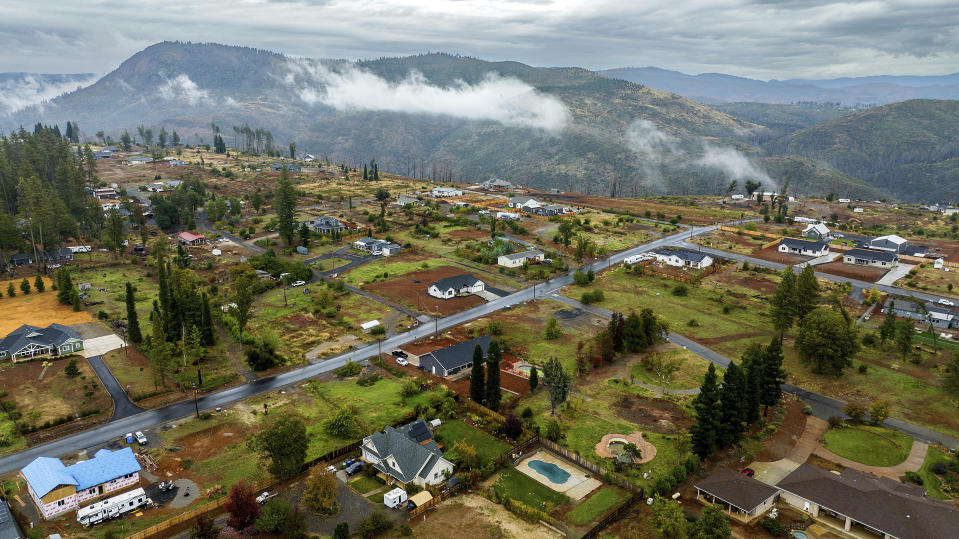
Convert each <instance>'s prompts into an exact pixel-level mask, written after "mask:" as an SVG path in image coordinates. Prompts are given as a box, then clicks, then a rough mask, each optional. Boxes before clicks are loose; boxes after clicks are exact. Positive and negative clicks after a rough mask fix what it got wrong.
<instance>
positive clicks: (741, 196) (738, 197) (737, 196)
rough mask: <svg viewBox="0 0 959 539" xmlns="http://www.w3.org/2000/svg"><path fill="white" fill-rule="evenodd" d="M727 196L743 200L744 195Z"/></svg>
mask: <svg viewBox="0 0 959 539" xmlns="http://www.w3.org/2000/svg"><path fill="white" fill-rule="evenodd" d="M729 198H731V199H732V200H743V199H744V198H746V197H745V196H744V195H732V196H731V197H729Z"/></svg>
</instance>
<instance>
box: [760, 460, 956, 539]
mask: <svg viewBox="0 0 959 539" xmlns="http://www.w3.org/2000/svg"><path fill="white" fill-rule="evenodd" d="M777 486H778V487H779V488H780V489H781V490H785V491H787V492H791V493H792V494H795V495H797V496H799V497H801V498H805V499H807V500H809V501H811V502H815V503H817V504H819V505H821V506H823V507H825V508H827V509H830V510H832V511H836V512H837V513H840V514H843V515H845V516H848V517H850V518H852V519H853V520H856V521H857V522H861V523H862V524H865V525H867V526H870V527H872V528H875V529H877V530H879V531H881V532H883V533H887V534H889V535H892V536H893V537H897V538H899V539H922V538H927V537H953V536H955V533H956V529H957V527H959V511H957V510H956V509H955V507H952V506H949V505H946V504H943V503H939V502H934V501H932V500H929V499H928V498H925V497H923V496H922V495H921V493H922V492H924V491H922V489H918V490H917V489H916V488H915V487H913V486H911V485H904V484H902V483H899V482H897V481H893V480H891V479H886V478H877V477H873V476H870V475H866V474H864V473H862V472H859V471H856V470H853V469H852V468H846V469H845V470H843V472H842V473H841V474H839V475H836V474H833V473H831V472H829V471H826V470H823V469H822V468H817V467H815V466H812V465H809V464H803V465H801V466H800V467H799V468H797V469H796V470H795V471H793V472H792V473H790V474H789V475H787V476H786V477H784V478H783V479H782V480H781V481H780V482H779V484H778V485H777Z"/></svg>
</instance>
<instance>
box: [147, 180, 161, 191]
mask: <svg viewBox="0 0 959 539" xmlns="http://www.w3.org/2000/svg"><path fill="white" fill-rule="evenodd" d="M147 191H150V192H151V193H162V192H163V182H153V183H151V184H149V185H147Z"/></svg>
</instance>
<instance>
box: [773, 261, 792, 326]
mask: <svg viewBox="0 0 959 539" xmlns="http://www.w3.org/2000/svg"><path fill="white" fill-rule="evenodd" d="M770 303H771V306H770V313H769V314H770V315H771V316H772V319H773V328H775V330H776V331H778V332H779V341H780V342H782V339H783V335H784V334H785V333H786V331H788V330H789V328H791V327H792V326H793V323H795V321H796V274H795V273H793V267H792V266H787V267H786V269H784V270H783V275H782V280H781V281H780V282H779V286H778V287H776V292H775V293H774V294H773V297H772V300H771V301H770Z"/></svg>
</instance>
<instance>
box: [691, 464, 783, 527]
mask: <svg viewBox="0 0 959 539" xmlns="http://www.w3.org/2000/svg"><path fill="white" fill-rule="evenodd" d="M695 487H696V499H698V500H703V501H706V502H707V503H716V504H720V505H722V506H723V509H725V510H727V511H728V512H729V514H731V515H735V516H736V517H738V518H740V519H742V520H744V521H747V522H748V521H750V520H752V519H753V518H755V517H758V516H760V515H762V514H763V513H765V512H766V511H768V510H769V509H772V507H773V506H774V505H775V504H776V500H777V499H778V498H779V491H778V490H777V489H776V488H775V487H772V486H769V485H767V484H766V483H763V482H761V481H758V480H756V479H753V478H752V477H749V476H748V475H745V474H742V473H740V472H737V471H736V470H730V469H729V468H720V469H719V470H717V471H716V472H715V473H713V474H711V475H709V476H708V477H706V478H705V479H702V480H700V481H697V482H696V484H695Z"/></svg>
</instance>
